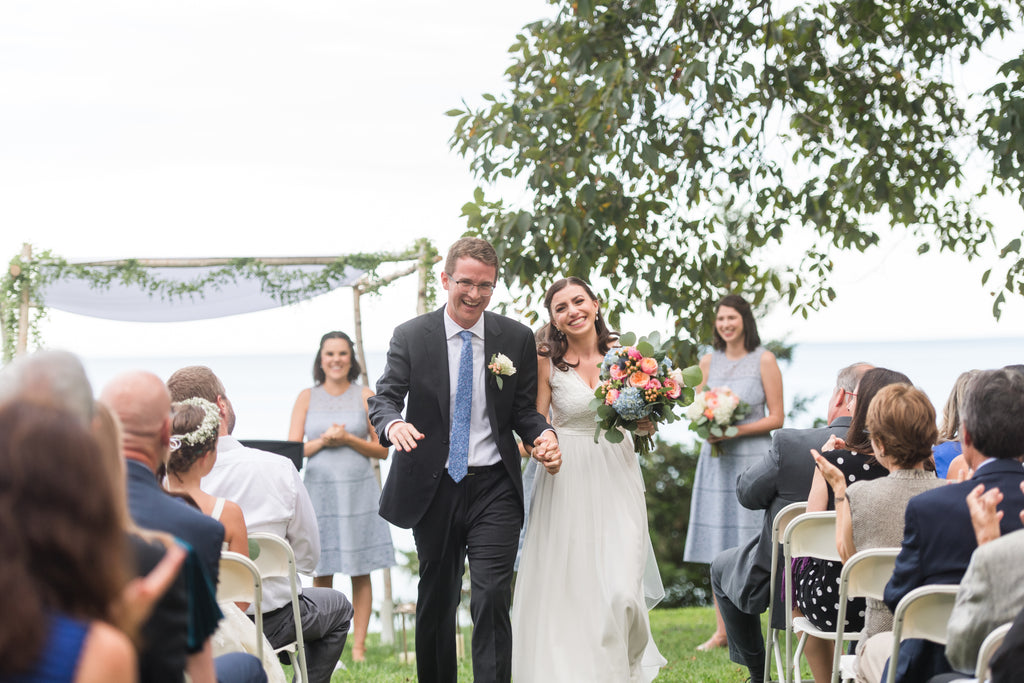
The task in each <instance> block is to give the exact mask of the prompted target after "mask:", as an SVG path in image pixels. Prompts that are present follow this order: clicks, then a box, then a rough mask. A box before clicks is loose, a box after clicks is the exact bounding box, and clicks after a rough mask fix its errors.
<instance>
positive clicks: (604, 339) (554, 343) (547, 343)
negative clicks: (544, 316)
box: [537, 276, 619, 372]
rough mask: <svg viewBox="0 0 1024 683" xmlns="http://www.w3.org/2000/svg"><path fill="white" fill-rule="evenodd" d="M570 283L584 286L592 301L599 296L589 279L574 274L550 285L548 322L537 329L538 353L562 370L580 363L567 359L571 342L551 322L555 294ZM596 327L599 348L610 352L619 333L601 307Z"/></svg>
mask: <svg viewBox="0 0 1024 683" xmlns="http://www.w3.org/2000/svg"><path fill="white" fill-rule="evenodd" d="M569 285H578V286H580V287H582V288H583V291H585V292H586V293H587V296H589V297H590V300H591V301H597V297H596V296H594V291H593V290H592V289H591V288H590V285H589V284H588V283H587V281H586V280H583V279H582V278H578V277H573V276H570V277H567V278H562V279H561V280H556V281H555V283H554V284H552V285H551V286H550V287H548V291H547V293H546V294H545V295H544V308H545V309H547V312H548V322H547V324H546V325H544V327H542V328H540V330H538V331H537V355H538V356H542V357H544V358H550V359H551V362H552V363H554V365H555V367H556V368H558V369H559V370H561V371H562V372H568V371H569V368H570V367H573V368H574V367H576V366H577V365H579V363H578V362H577V363H569V362H567V361H566V360H565V352H566V351H568V350H569V343H568V341H567V340H566V338H565V334H564V333H563V332H559V331H558V330H556V329H555V325H554V323H552V322H551V317H552V316H551V300H552V299H553V298H555V294H558V293H559V292H560V291H562V290H563V289H565V288H566V287H568V286H569ZM594 328H595V329H596V330H597V348H598V350H599V351H600V352H601V353H602V354H604V353H608V349H610V348H611V347H612V345H613V343H614V342H615V340H617V339H618V338H619V333H618V332H616V331H615V330H612V329H611V328H609V327H608V325H607V324H606V323H605V321H604V317H603V316H602V315H601V309H600V308H598V309H597V317H596V318H595V319H594Z"/></svg>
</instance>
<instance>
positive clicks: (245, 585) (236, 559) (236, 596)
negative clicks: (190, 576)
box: [217, 550, 263, 661]
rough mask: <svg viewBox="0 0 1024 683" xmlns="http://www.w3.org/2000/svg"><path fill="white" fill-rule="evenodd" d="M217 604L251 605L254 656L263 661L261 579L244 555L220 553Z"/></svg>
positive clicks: (228, 551) (258, 571) (226, 551)
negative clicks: (253, 628)
mask: <svg viewBox="0 0 1024 683" xmlns="http://www.w3.org/2000/svg"><path fill="white" fill-rule="evenodd" d="M217 602H249V603H252V606H253V612H254V614H255V616H256V656H257V657H259V659H260V661H263V609H262V608H263V579H261V578H260V570H259V568H258V567H257V566H256V565H255V563H253V561H252V560H250V559H249V558H248V557H246V556H245V555H242V554H240V553H233V552H231V551H230V550H225V551H222V552H221V554H220V577H219V578H218V580H217Z"/></svg>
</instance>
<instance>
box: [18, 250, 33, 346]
mask: <svg viewBox="0 0 1024 683" xmlns="http://www.w3.org/2000/svg"><path fill="white" fill-rule="evenodd" d="M31 260H32V245H31V244H28V243H27V242H26V243H25V244H23V245H21V262H22V263H23V264H25V265H24V266H23V268H24V269H25V270H24V272H23V274H24V276H25V279H26V281H27V280H28V277H29V274H28V270H27V268H28V262H29V261H31ZM31 303H32V302H31V295H30V292H29V287H28V285H27V284H26V286H25V287H23V288H22V290H21V307H20V310H19V312H18V343H17V346H15V347H14V355H15V357H17V356H23V355H25V353H26V352H27V351H28V316H29V305H30V304H31Z"/></svg>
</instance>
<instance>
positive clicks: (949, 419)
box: [932, 370, 978, 479]
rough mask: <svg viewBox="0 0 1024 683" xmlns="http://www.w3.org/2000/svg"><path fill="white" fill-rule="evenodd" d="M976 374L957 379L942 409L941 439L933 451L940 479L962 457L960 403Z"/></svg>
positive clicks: (972, 371)
mask: <svg viewBox="0 0 1024 683" xmlns="http://www.w3.org/2000/svg"><path fill="white" fill-rule="evenodd" d="M976 374H978V370H968V371H967V372H964V373H961V375H960V376H959V377H957V378H956V382H955V383H954V384H953V390H952V391H950V392H949V398H947V399H946V406H945V407H944V408H943V409H942V424H941V425H940V426H939V438H938V442H937V443H936V444H935V447H934V448H933V449H932V456H933V457H934V458H935V474H936V475H937V476H938V477H939V478H940V479H945V478H946V472H947V471H948V470H949V466H950V463H952V462H953V459H954V458H956V457H957V456H958V455H960V452H961V446H960V440H959V438H958V436H957V435H958V432H959V431H960V403H961V401H963V400H964V391H965V390H966V389H967V383H968V382H969V381H970V379H971V377H974V376H975V375H976Z"/></svg>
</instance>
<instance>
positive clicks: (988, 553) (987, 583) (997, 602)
mask: <svg viewBox="0 0 1024 683" xmlns="http://www.w3.org/2000/svg"><path fill="white" fill-rule="evenodd" d="M1022 486H1024V484H1022ZM982 491H983V486H981V485H978V486H976V487H975V488H974V489H973V490H972V491H971V492H970V493H969V494H967V507H968V508H969V509H970V511H971V521H972V522H973V524H974V537H975V539H976V540H977V542H978V549H977V550H975V551H974V554H973V555H972V556H971V563H970V564H969V565H968V566H967V572H966V573H965V574H964V578H963V579H962V580H961V581H960V590H959V591H958V592H957V595H956V606H955V607H954V608H953V613H952V614H951V615H950V617H949V626H948V627H947V631H946V632H947V636H948V639H947V641H946V658H947V659H948V660H949V663H950V664H951V665H952V666H953V668H954V669H956V670H957V671H961V672H964V673H971V672H973V671H974V669H975V665H976V664H977V657H978V649H979V648H980V647H981V643H982V641H983V640H984V639H985V636H987V635H988V634H989V633H990V632H991V631H992V630H993V629H995V628H996V627H997V626H1001V625H1003V624H1006V623H1009V622H1010V621H1013V619H1014V617H1016V616H1017V614H1018V613H1019V612H1020V611H1021V609H1024V564H1022V563H1021V559H1022V558H1024V529H1021V530H1018V531H1014V532H1012V533H1009V534H1007V535H1005V536H1002V535H1001V532H1000V529H999V511H998V505H999V503H1000V502H1001V501H1002V498H1003V494H1002V492H1000V490H999V489H997V488H990V489H988V490H987V491H985V492H984V493H982ZM1022 514H1024V513H1022ZM1018 671H1019V670H1018Z"/></svg>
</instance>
